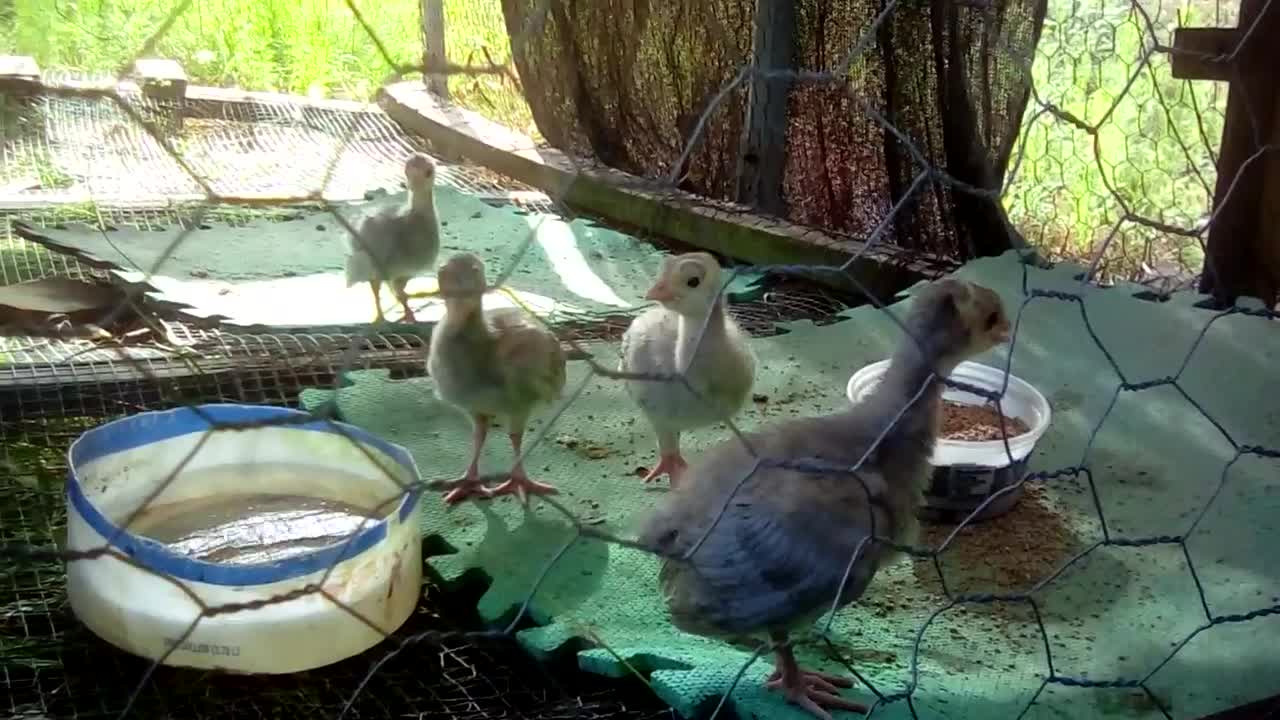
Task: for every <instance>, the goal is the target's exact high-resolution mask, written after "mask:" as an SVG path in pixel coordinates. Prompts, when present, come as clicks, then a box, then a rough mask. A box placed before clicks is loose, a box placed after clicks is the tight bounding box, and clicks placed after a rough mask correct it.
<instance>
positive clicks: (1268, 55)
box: [1172, 0, 1280, 308]
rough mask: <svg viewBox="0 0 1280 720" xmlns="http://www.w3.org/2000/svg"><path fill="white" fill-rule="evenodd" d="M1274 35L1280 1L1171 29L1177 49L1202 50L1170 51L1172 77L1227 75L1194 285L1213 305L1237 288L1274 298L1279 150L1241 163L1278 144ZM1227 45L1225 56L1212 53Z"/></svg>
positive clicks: (1245, 3)
mask: <svg viewBox="0 0 1280 720" xmlns="http://www.w3.org/2000/svg"><path fill="white" fill-rule="evenodd" d="M1268 5H1270V6H1269V7H1268ZM1264 9H1265V12H1266V15H1265V16H1263V15H1262V13H1263V11H1264ZM1255 21H1257V26H1256V27H1253V31H1252V32H1249V33H1248V36H1247V37H1246V35H1245V32H1246V31H1247V30H1248V29H1249V28H1250V27H1252V26H1253V25H1254V22H1255ZM1277 37H1280V3H1268V2H1267V0H1242V1H1241V3H1240V21H1239V25H1238V27H1236V28H1183V29H1180V30H1178V31H1177V32H1176V34H1175V35H1174V43H1173V44H1174V48H1175V49H1176V50H1182V51H1189V52H1192V53H1202V55H1201V56H1199V57H1197V56H1195V55H1186V54H1181V55H1180V54H1177V53H1175V54H1174V55H1173V63H1172V64H1173V76H1174V77H1176V78H1181V79H1187V80H1219V81H1222V80H1227V81H1229V82H1230V83H1231V86H1230V89H1229V90H1228V92H1227V113H1226V118H1225V122H1224V124H1223V128H1222V144H1221V147H1220V150H1219V154H1218V180H1217V184H1216V186H1215V188H1214V194H1213V210H1214V214H1215V217H1214V220H1213V225H1212V227H1210V228H1209V237H1208V241H1207V248H1206V250H1207V251H1206V254H1205V265H1204V271H1203V273H1202V275H1201V279H1200V292H1202V293H1205V294H1207V295H1211V296H1212V297H1213V302H1212V304H1213V305H1214V306H1216V307H1227V306H1230V305H1232V304H1234V303H1235V302H1236V300H1237V299H1238V298H1239V297H1241V296H1252V297H1256V298H1260V299H1261V300H1262V301H1263V302H1264V303H1265V304H1266V306H1267V307H1269V308H1271V307H1275V305H1276V303H1277V301H1280V151H1272V152H1268V153H1265V154H1263V155H1261V156H1259V157H1257V158H1256V159H1254V160H1253V161H1252V162H1250V163H1249V165H1248V166H1247V167H1245V163H1246V162H1248V161H1249V160H1250V158H1253V156H1254V155H1257V154H1258V151H1259V150H1260V149H1261V148H1262V147H1264V146H1267V145H1274V144H1280V90H1278V89H1277V83H1276V79H1275V71H1276V68H1280V42H1276V38H1277ZM1241 42H1243V43H1244V44H1243V46H1241V47H1239V48H1237V45H1240V43H1241ZM1233 51H1234V52H1235V55H1234V56H1233V57H1232V58H1231V61H1230V62H1226V61H1225V60H1224V59H1223V57H1219V56H1226V55H1229V54H1231V53H1232V52H1233ZM1233 185H1234V187H1233ZM1228 193H1230V195H1228Z"/></svg>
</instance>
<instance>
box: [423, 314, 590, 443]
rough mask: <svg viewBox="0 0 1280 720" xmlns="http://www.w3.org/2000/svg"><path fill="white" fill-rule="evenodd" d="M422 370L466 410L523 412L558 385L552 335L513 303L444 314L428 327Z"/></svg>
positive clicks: (555, 392) (561, 358) (561, 367)
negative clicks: (431, 328)
mask: <svg viewBox="0 0 1280 720" xmlns="http://www.w3.org/2000/svg"><path fill="white" fill-rule="evenodd" d="M427 372H428V373H429V374H430V375H431V377H432V380H433V381H434V383H435V387H436V393H437V395H438V396H439V397H440V399H442V400H444V401H445V402H448V403H450V404H452V405H455V406H457V407H459V408H461V409H463V410H466V411H467V412H471V413H479V414H485V415H498V416H504V417H514V418H523V417H526V416H528V414H529V413H530V412H531V411H532V410H533V409H534V407H536V406H538V405H541V404H544V403H548V402H551V401H552V400H554V399H555V398H556V397H558V396H559V395H560V393H561V392H562V391H563V389H564V384H565V355H564V351H563V350H562V349H561V347H560V341H559V339H558V338H556V336H555V335H554V334H552V333H550V332H549V331H547V330H546V329H545V328H543V327H541V326H540V325H538V324H537V323H536V322H534V321H532V320H530V319H528V318H527V317H525V316H524V314H523V313H522V312H521V311H519V310H517V309H515V308H500V309H496V310H488V311H483V312H480V311H476V312H472V313H469V314H468V315H466V316H463V317H461V318H459V317H451V316H449V315H446V316H445V318H444V319H443V320H442V321H441V322H440V323H439V324H438V325H437V326H436V329H435V330H434V331H433V333H432V338H431V347H430V350H429V351H428V354H427Z"/></svg>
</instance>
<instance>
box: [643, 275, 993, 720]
mask: <svg viewBox="0 0 1280 720" xmlns="http://www.w3.org/2000/svg"><path fill="white" fill-rule="evenodd" d="M905 324H906V326H907V327H908V328H909V329H910V330H911V332H912V334H913V335H914V336H915V337H916V338H918V339H919V340H920V344H919V345H917V344H916V343H915V342H914V341H913V340H912V339H911V338H910V337H904V338H903V340H902V341H901V343H900V344H899V346H898V349H897V350H896V352H895V353H894V354H893V357H892V360H891V363H890V365H889V368H888V370H887V371H886V372H885V375H884V378H883V379H882V380H881V382H880V384H879V385H878V386H877V387H876V388H875V389H874V390H873V391H872V393H871V394H870V395H869V396H868V397H867V398H866V399H864V400H863V401H861V402H859V403H858V404H857V405H854V406H852V407H850V408H849V409H848V410H845V411H843V412H839V413H835V414H832V415H826V416H822V417H810V418H799V419H795V420H790V421H784V422H779V423H775V424H773V425H772V426H771V427H767V428H765V429H763V430H761V431H759V432H755V433H751V434H748V435H747V436H746V438H747V442H748V443H749V444H750V445H751V447H752V448H753V449H754V451H755V453H756V455H755V456H753V455H752V453H751V451H750V450H748V448H747V447H746V446H744V444H743V443H742V442H741V441H740V440H738V439H737V438H732V439H729V440H727V441H725V442H724V443H722V444H720V445H718V446H716V447H714V448H712V449H711V450H709V451H708V452H707V453H706V454H705V455H703V456H702V457H701V458H700V459H699V460H698V462H696V463H694V464H693V465H692V466H690V468H689V470H688V472H687V478H688V479H687V481H686V482H685V483H682V484H681V486H680V487H679V488H676V489H675V490H673V491H672V493H671V494H670V495H668V496H667V497H666V498H664V501H663V503H662V504H661V505H660V506H659V508H658V509H657V510H656V511H655V513H654V514H653V515H652V516H651V517H650V518H649V519H648V521H647V523H646V525H645V526H644V527H643V529H642V531H641V532H640V536H639V542H640V543H642V544H643V545H644V546H646V547H649V548H652V549H653V550H654V551H656V552H658V553H659V554H661V555H663V556H664V560H663V564H662V569H661V571H660V573H659V582H660V585H661V588H662V591H663V594H664V596H665V598H666V603H667V607H668V609H669V610H670V613H671V619H672V622H673V623H674V624H675V625H676V627H678V628H680V629H681V630H684V631H686V632H690V633H694V634H698V635H703V636H707V637H718V638H744V637H750V636H759V635H767V636H768V637H769V638H770V640H771V641H772V643H773V644H774V647H775V654H776V657H777V662H776V666H775V671H774V673H773V676H772V677H770V678H769V680H768V681H767V682H766V685H767V686H768V687H770V688H778V689H781V690H782V691H783V692H784V693H786V697H787V699H788V700H789V701H790V702H793V703H795V704H797V705H799V706H801V707H802V708H804V709H805V710H807V711H808V712H809V713H811V714H813V715H815V716H817V717H819V718H823V719H824V720H828V719H829V718H830V717H831V716H830V715H829V714H828V712H827V711H826V710H825V709H824V707H827V708H842V709H846V710H855V711H864V712H865V708H864V707H863V706H862V705H860V704H859V703H856V702H853V701H851V700H848V699H846V698H842V697H840V696H839V694H838V692H839V691H838V689H837V688H838V687H851V685H852V683H851V681H849V680H848V679H846V678H842V677H839V676H834V675H827V674H824V673H817V672H811V671H807V670H802V669H801V668H800V667H799V666H798V665H797V663H796V659H795V656H794V654H793V652H792V650H791V647H790V645H789V634H790V633H791V632H794V631H795V630H798V629H801V628H804V627H806V626H809V625H811V624H812V623H813V622H814V621H816V620H817V619H818V618H819V617H821V615H822V614H823V613H825V612H827V611H828V610H830V609H831V608H832V607H833V604H834V607H837V608H838V607H843V606H844V605H846V604H848V603H850V602H852V601H853V600H855V599H857V598H858V597H859V596H860V595H862V593H863V591H864V590H865V589H866V588H867V585H868V584H869V583H870V582H871V579H872V577H874V576H875V574H876V571H877V570H879V569H880V568H881V567H882V566H884V565H885V564H886V563H888V562H889V561H890V560H893V559H895V558H896V557H897V556H898V553H897V552H896V551H895V550H894V549H893V548H892V546H889V545H886V544H884V543H881V542H875V541H871V540H870V538H871V537H872V536H877V537H883V538H889V539H892V540H893V541H894V542H896V543H900V544H904V545H911V544H914V543H915V541H916V535H917V521H916V510H917V508H918V506H919V505H920V503H921V502H922V499H923V498H922V493H923V490H924V487H925V484H926V482H927V480H928V477H929V456H930V454H931V453H932V451H933V446H934V443H935V441H936V439H937V435H938V428H939V423H940V419H941V418H940V404H941V401H942V389H943V387H944V386H943V383H942V382H941V381H940V380H939V378H938V377H937V376H934V375H932V374H933V373H934V372H935V370H936V372H937V373H939V374H940V375H941V376H946V375H949V374H950V373H951V371H952V370H954V369H955V367H956V365H958V364H959V363H960V362H961V361H963V360H965V359H967V358H969V357H972V356H973V355H976V354H978V353H981V352H984V351H986V350H988V349H990V348H992V347H994V346H995V345H997V344H999V343H1002V342H1005V341H1006V338H1007V335H1008V331H1009V322H1008V319H1007V317H1006V315H1005V311H1004V307H1003V304H1002V303H1001V301H1000V298H999V296H998V295H996V294H995V293H994V292H992V291H991V290H989V289H987V288H984V287H981V286H979V285H973V284H970V283H965V282H961V281H958V280H942V281H938V282H936V283H934V284H933V285H931V286H929V287H927V288H925V289H924V290H923V291H921V292H920V293H919V294H918V295H917V296H916V297H915V299H914V300H913V302H912V305H911V309H910V312H909V313H908V315H907V318H906V320H905ZM833 392H836V391H834V390H833ZM903 408H907V409H906V410H903ZM900 412H901V415H899V413H900ZM890 426H892V427H890ZM886 428H889V429H888V430H887V431H886ZM881 433H884V435H883V437H880V436H881ZM878 437H879V438H880V442H879V444H878V445H876V444H875V443H876V439H877V438H878ZM873 446H874V450H872V451H871V453H870V455H869V456H868V457H867V460H866V462H865V463H864V464H863V465H862V466H861V468H859V469H858V471H857V473H856V476H855V474H854V473H851V472H847V471H841V470H840V468H851V467H853V466H854V465H855V464H857V463H858V461H859V460H860V459H861V458H862V456H863V455H864V454H865V453H867V451H868V450H869V449H871V448H872V447H873ZM757 457H758V458H761V459H763V460H764V461H765V462H763V463H761V464H759V465H758V466H757ZM770 461H772V463H773V464H772V465H770V464H769V462H770ZM804 461H809V462H810V463H811V464H814V463H821V467H822V468H824V470H822V471H819V470H818V469H814V470H803V471H802V470H800V469H793V468H787V467H779V466H778V463H779V462H792V463H796V462H804ZM826 468H829V470H827V469H826ZM753 470H754V471H753ZM735 491H736V492H735ZM731 498H732V499H731ZM704 536H705V538H704ZM858 553H860V554H858ZM686 555H688V556H689V557H688V558H687V559H683V558H685V556H686ZM855 556H856V557H857V559H856V561H855V560H854V558H855ZM673 558H674V559H673ZM837 595H839V597H838V598H837Z"/></svg>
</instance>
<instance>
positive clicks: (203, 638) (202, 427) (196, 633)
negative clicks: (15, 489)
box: [66, 404, 422, 673]
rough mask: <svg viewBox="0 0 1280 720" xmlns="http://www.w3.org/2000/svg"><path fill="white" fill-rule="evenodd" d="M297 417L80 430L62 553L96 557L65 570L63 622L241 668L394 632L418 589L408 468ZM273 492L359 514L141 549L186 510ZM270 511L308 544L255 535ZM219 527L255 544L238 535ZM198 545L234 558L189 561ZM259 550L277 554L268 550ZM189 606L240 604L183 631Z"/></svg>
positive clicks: (274, 411)
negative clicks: (66, 616) (70, 617)
mask: <svg viewBox="0 0 1280 720" xmlns="http://www.w3.org/2000/svg"><path fill="white" fill-rule="evenodd" d="M309 418H310V416H309V415H308V414H306V413H303V412H301V411H298V410H293V409H290V408H281V407H269V406H256V405H233V404H211V405H202V406H198V407H197V408H189V407H184V408H178V409H174V410H166V411H161V412H148V413H142V414H138V415H133V416H131V417H127V418H123V419H120V420H115V421H112V422H109V423H106V424H104V425H101V426H99V427H96V428H94V429H92V430H90V431H88V432H86V433H85V434H83V435H81V436H80V437H79V438H78V439H77V440H76V441H75V442H74V443H73V444H72V445H71V448H70V451H69V456H70V458H69V459H70V472H69V477H68V479H67V494H66V495H67V549H68V550H69V551H71V552H73V553H75V552H88V551H93V550H97V549H100V548H107V549H108V550H109V552H108V553H107V554H105V555H101V556H97V557H93V558H90V559H81V560H71V561H69V562H68V563H67V594H68V596H69V599H70V602H71V608H72V610H73V612H74V613H75V614H76V616H77V617H78V618H79V619H80V620H81V621H82V622H84V623H85V625H86V626H88V627H89V629H90V630H92V631H93V632H94V633H95V634H97V635H98V636H99V637H101V638H103V639H104V640H106V641H107V642H109V643H111V644H112V645H115V646H116V647H119V648H120V649H122V650H125V651H127V652H130V653H133V654H135V655H138V656H141V657H144V658H147V659H151V660H158V659H162V658H163V662H164V663H165V664H168V665H175V666H181V667H195V668H217V669H224V670H230V671H237V672H246V673H289V672H298V671H301V670H308V669H311V668H316V667H321V666H324V665H328V664H330V663H333V662H337V661H339V660H342V659H344V658H347V657H350V656H352V655H356V654H358V653H360V652H362V651H364V650H367V649H368V648H370V647H372V646H374V645H376V644H377V643H378V642H380V641H381V640H382V639H383V638H384V637H385V635H384V633H387V634H389V633H392V632H394V631H395V630H396V629H397V628H399V627H400V626H401V624H403V623H404V621H405V620H406V619H408V617H409V615H410V614H411V613H412V612H413V609H414V608H415V607H416V606H417V602H418V598H419V595H420V592H421V581H422V545H421V531H420V528H419V518H420V513H419V512H418V510H419V503H420V500H421V493H420V491H419V490H418V489H417V487H418V486H417V482H418V470H417V466H416V464H415V463H414V460H413V457H412V456H411V455H410V454H409V453H408V452H407V451H406V450H405V449H404V448H402V447H400V446H398V445H395V444H392V443H389V442H386V441H385V440H382V439H380V438H377V437H375V436H373V435H371V434H369V433H367V432H365V431H363V430H361V429H359V428H357V427H355V426H352V425H347V424H345V423H340V422H330V421H324V420H316V419H309ZM211 423H213V424H216V425H218V426H224V425H226V424H235V425H239V426H241V428H244V429H239V428H238V429H218V430H215V429H213V426H212V425H211ZM245 426H248V427H247V428H246V427H245ZM179 468H180V469H179ZM175 470H176V472H175ZM281 497H283V498H299V499H301V500H300V502H301V501H306V503H311V504H310V505H306V507H312V505H314V506H316V507H329V506H333V507H349V508H359V509H360V514H359V515H355V514H348V515H342V514H340V513H336V512H331V511H329V510H315V511H312V510H296V511H295V510H290V511H288V512H286V513H283V514H281V513H277V514H276V515H265V514H264V515H262V516H260V517H257V516H251V517H250V518H249V519H247V520H243V521H242V522H241V524H240V525H237V524H235V522H231V523H229V524H226V525H223V526H219V527H221V528H223V530H224V532H222V534H221V535H218V534H213V535H208V536H199V535H193V536H192V537H196V538H197V540H198V541H199V542H196V541H191V542H188V541H186V540H184V541H183V543H186V544H185V545H184V544H182V543H176V542H172V541H170V539H164V540H163V541H162V540H157V539H156V538H157V537H161V535H157V533H159V532H160V531H159V530H158V528H161V527H180V526H182V525H181V523H183V522H197V523H198V522H200V518H199V517H197V516H196V515H194V514H193V513H197V512H200V513H214V512H215V510H213V508H220V507H223V506H228V507H235V506H236V503H238V502H240V501H241V499H244V498H248V499H249V500H247V501H246V502H249V503H252V502H258V501H257V500H253V499H254V498H259V499H262V500H261V502H262V503H263V505H264V507H265V506H268V505H270V504H271V503H272V502H276V501H275V500H273V498H281ZM306 503H304V504H306ZM144 506H145V509H143V510H141V511H140V510H139V509H140V508H144ZM300 507H302V506H300ZM219 512H220V511H219ZM188 515H191V517H195V518H196V520H191V521H187V520H184V518H186V517H187V516H188ZM211 517H212V515H211ZM275 517H286V518H291V519H293V520H298V522H294V523H293V524H290V525H288V527H287V529H280V528H285V524H284V522H283V521H281V523H279V524H278V526H275V527H276V529H277V530H278V532H280V533H286V532H288V533H298V532H301V530H299V529H298V528H309V530H308V531H309V532H311V533H312V534H311V535H310V536H307V537H306V538H303V537H301V536H298V537H293V536H289V537H283V538H277V539H278V540H279V542H278V543H276V541H275V540H274V539H262V538H273V537H274V536H272V535H270V531H271V526H269V524H268V523H267V521H266V520H265V519H264V518H275ZM299 519H301V520H299ZM303 520H305V521H306V522H311V525H310V526H308V525H306V524H305V523H304V522H303ZM339 521H342V522H346V523H347V525H350V527H347V525H342V522H339ZM209 522H213V521H212V520H210V521H209ZM273 522H274V521H273ZM126 523H127V526H125V525H126ZM339 525H341V526H342V528H344V531H343V532H341V533H340V534H339V533H338V532H337V531H338V529H339ZM149 528H157V529H156V530H154V531H153V530H151V529H149ZM226 528H231V529H232V530H235V531H236V532H239V531H240V530H242V529H243V530H246V531H249V530H251V531H253V532H254V533H256V535H254V538H251V539H249V540H247V541H246V540H245V539H244V538H243V537H241V538H237V537H235V536H234V535H235V533H233V532H231V531H226ZM165 532H168V530H166V531H165ZM201 537H203V539H200V538H201ZM239 541H244V542H242V543H241V545H236V542H239ZM193 543H196V544H193ZM199 543H204V544H203V546H201V547H204V548H205V549H206V550H207V549H208V548H209V547H219V548H224V549H225V548H235V547H241V546H243V547H244V548H248V549H246V550H244V552H243V553H241V554H233V555H232V556H230V557H213V556H212V555H201V554H200V553H199V552H195V551H194V550H193V548H195V547H196V545H197V544H199ZM255 543H258V544H257V545H255ZM273 543H275V545H279V546H280V547H281V548H285V549H284V550H280V551H279V552H278V553H276V554H275V555H271V554H270V553H269V552H268V551H269V550H271V548H272V547H274V546H275V545H273ZM273 552H274V551H273ZM254 553H256V555H255V554H254ZM313 588H322V589H323V590H324V593H319V592H310V590H312V589H313ZM326 594H327V595H330V596H332V597H333V598H334V599H336V600H338V601H339V602H340V603H341V604H342V605H345V606H346V609H343V607H341V606H340V605H339V604H337V603H334V602H332V601H331V600H330V599H328V598H326V597H325V595H326ZM281 598H283V600H280V599H281ZM272 599H276V600H277V601H275V602H269V603H263V604H260V605H258V604H257V602H256V601H268V600H272ZM201 605H203V606H204V607H206V608H216V607H219V606H229V605H234V606H236V607H238V608H242V609H236V610H235V611H232V612H216V613H208V614H206V615H205V616H204V617H201V618H200V620H199V622H198V623H196V624H195V626H194V629H192V623H193V621H194V620H196V618H197V617H199V616H200V615H201V612H202V610H201ZM357 615H358V616H359V617H357ZM362 618H363V619H362ZM371 626H372V627H371ZM375 628H376V629H375ZM175 646H176V647H175ZM171 647H172V648H173V649H172V651H170V648H171ZM166 653H167V656H166Z"/></svg>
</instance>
